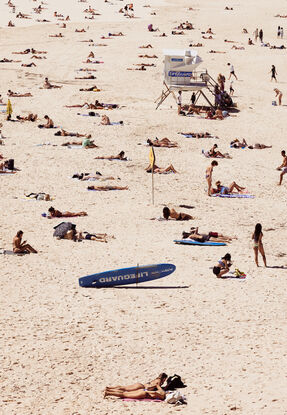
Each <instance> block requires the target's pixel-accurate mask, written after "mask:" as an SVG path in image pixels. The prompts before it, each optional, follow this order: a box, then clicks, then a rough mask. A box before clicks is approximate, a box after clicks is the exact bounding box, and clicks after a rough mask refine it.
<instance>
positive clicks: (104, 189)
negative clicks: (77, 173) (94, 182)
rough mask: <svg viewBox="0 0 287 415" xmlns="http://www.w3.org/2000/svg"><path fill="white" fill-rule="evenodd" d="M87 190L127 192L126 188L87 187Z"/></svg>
mask: <svg viewBox="0 0 287 415" xmlns="http://www.w3.org/2000/svg"><path fill="white" fill-rule="evenodd" d="M87 189H88V190H98V191H104V192H107V191H108V190H128V189H129V188H128V186H88V187H87Z"/></svg>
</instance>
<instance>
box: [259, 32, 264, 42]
mask: <svg viewBox="0 0 287 415" xmlns="http://www.w3.org/2000/svg"><path fill="white" fill-rule="evenodd" d="M259 39H260V42H261V43H263V30H262V29H260V30H259Z"/></svg>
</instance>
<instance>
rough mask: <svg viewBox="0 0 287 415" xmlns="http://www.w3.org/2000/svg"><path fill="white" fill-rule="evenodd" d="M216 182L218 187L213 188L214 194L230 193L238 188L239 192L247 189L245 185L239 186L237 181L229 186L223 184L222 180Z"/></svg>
mask: <svg viewBox="0 0 287 415" xmlns="http://www.w3.org/2000/svg"><path fill="white" fill-rule="evenodd" d="M215 184H216V189H212V194H217V193H220V194H221V195H230V194H231V193H232V192H233V190H234V189H236V190H237V191H238V192H239V193H240V192H242V191H243V190H244V189H245V187H242V186H239V185H238V184H237V183H236V182H232V183H231V184H230V185H229V186H228V187H227V186H222V184H221V181H220V180H218V181H217V182H216V183H215Z"/></svg>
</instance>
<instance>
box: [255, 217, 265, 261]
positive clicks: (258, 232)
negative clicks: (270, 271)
mask: <svg viewBox="0 0 287 415" xmlns="http://www.w3.org/2000/svg"><path fill="white" fill-rule="evenodd" d="M262 237H263V233H262V225H261V223H257V224H256V226H255V230H254V232H253V234H252V239H253V241H254V245H253V249H254V254H255V263H256V265H257V267H259V265H258V251H259V252H260V254H261V255H262V259H263V262H264V266H265V267H267V263H266V256H265V252H264V248H263V243H262Z"/></svg>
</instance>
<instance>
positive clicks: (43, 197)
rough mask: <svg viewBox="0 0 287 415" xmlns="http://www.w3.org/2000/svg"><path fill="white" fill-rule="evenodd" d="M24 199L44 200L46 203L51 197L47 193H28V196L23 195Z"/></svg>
mask: <svg viewBox="0 0 287 415" xmlns="http://www.w3.org/2000/svg"><path fill="white" fill-rule="evenodd" d="M24 195H25V197H27V198H28V199H36V200H45V201H46V202H48V201H49V200H52V198H51V196H50V195H49V194H48V193H43V192H40V193H29V194H28V195H26V194H24Z"/></svg>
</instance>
